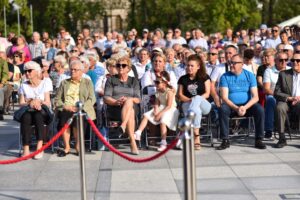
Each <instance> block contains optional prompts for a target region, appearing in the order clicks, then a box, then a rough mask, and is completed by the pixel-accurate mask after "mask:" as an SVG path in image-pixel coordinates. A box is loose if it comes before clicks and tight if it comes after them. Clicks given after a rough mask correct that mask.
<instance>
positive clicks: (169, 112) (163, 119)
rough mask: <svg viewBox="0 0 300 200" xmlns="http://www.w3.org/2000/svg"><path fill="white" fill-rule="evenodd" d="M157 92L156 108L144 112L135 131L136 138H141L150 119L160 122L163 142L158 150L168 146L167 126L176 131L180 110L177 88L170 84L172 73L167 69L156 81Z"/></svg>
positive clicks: (155, 123)
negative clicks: (177, 105)
mask: <svg viewBox="0 0 300 200" xmlns="http://www.w3.org/2000/svg"><path fill="white" fill-rule="evenodd" d="M155 86H156V89H157V93H156V94H155V97H156V99H155V104H154V108H153V109H151V110H150V111H148V112H146V113H145V114H144V117H143V119H142V122H141V124H140V126H139V128H138V130H137V131H136V132H135V137H136V140H140V138H141V133H142V131H143V130H144V129H145V127H146V126H147V123H148V121H150V122H151V123H152V124H154V125H158V124H160V133H161V144H160V147H159V148H158V151H163V150H164V149H166V148H167V140H166V139H167V131H168V130H167V128H169V129H171V130H173V131H175V130H176V125H177V120H178V115H179V112H178V110H177V108H176V101H175V90H174V89H173V88H172V86H171V85H170V75H169V74H168V72H166V71H162V72H161V73H160V77H159V78H157V80H156V81H155Z"/></svg>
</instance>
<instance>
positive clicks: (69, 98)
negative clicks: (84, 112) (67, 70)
mask: <svg viewBox="0 0 300 200" xmlns="http://www.w3.org/2000/svg"><path fill="white" fill-rule="evenodd" d="M80 81H81V80H80ZM80 81H79V82H78V81H73V80H71V83H70V88H69V89H68V92H67V95H66V99H65V105H66V106H75V105H76V102H78V101H79V86H80Z"/></svg>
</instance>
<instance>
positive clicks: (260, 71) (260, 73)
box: [256, 65, 267, 89]
mask: <svg viewBox="0 0 300 200" xmlns="http://www.w3.org/2000/svg"><path fill="white" fill-rule="evenodd" d="M266 69H267V66H266V65H261V66H259V67H258V69H257V74H256V76H261V77H262V78H263V77H264V73H265V71H266ZM257 86H258V89H263V88H262V87H261V86H260V85H258V84H257Z"/></svg>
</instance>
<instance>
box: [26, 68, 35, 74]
mask: <svg viewBox="0 0 300 200" xmlns="http://www.w3.org/2000/svg"><path fill="white" fill-rule="evenodd" d="M32 71H33V69H27V70H24V73H25V74H27V73H29V74H30V73H31V72H32Z"/></svg>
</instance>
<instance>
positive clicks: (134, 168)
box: [0, 116, 300, 200]
mask: <svg viewBox="0 0 300 200" xmlns="http://www.w3.org/2000/svg"><path fill="white" fill-rule="evenodd" d="M5 118H6V120H5V121H0V152H1V154H0V159H1V160H4V159H14V158H16V157H17V156H18V150H17V149H18V132H19V124H18V123H16V122H14V121H12V116H5ZM8 118H9V119H8ZM253 142H254V141H253V139H251V138H249V139H248V140H247V141H238V140H233V142H232V146H231V147H230V148H229V149H226V150H224V151H216V150H215V149H214V148H211V147H210V146H209V145H208V144H205V143H204V144H203V148H202V150H201V151H197V152H196V164H197V170H196V171H197V197H198V199H201V200H206V199H211V200H217V199H221V200H227V199H228V200H235V199H236V200H248V199H249V200H250V199H261V200H268V199H270V200H277V199H278V200H279V199H288V200H291V199H300V138H298V139H297V138H296V139H294V140H292V141H290V140H288V146H287V147H285V148H283V149H275V148H272V145H273V144H274V143H275V142H267V144H268V148H267V149H266V150H258V149H255V148H253V145H252V144H253ZM122 151H124V152H129V148H125V149H122ZM155 153H156V152H155V151H150V150H149V151H143V150H142V151H140V155H139V156H138V157H147V156H151V155H153V154H155ZM78 159H79V158H78V157H77V156H75V155H68V156H67V157H64V158H58V157H57V156H56V154H52V153H51V152H47V153H46V154H45V155H44V158H43V159H42V160H32V159H30V160H27V161H23V162H20V163H17V164H12V165H1V166H0V173H1V175H0V199H1V200H2V199H12V200H13V199H36V200H40V199H43V200H47V199H66V200H67V199H70V200H76V199H80V198H81V196H80V179H79V178H80V176H79V160H78ZM86 172H87V177H86V178H87V190H88V199H95V200H96V199H99V200H100V199H101V200H109V199H110V200H139V199H142V200H153V199H155V200H177V199H178V200H179V199H183V192H184V191H183V176H182V174H183V169H182V151H178V150H172V151H170V152H169V153H168V154H167V155H165V156H163V157H161V158H160V159H158V160H155V161H153V162H150V163H143V164H135V163H130V162H128V161H126V160H124V159H122V158H120V157H118V156H116V155H113V154H112V153H111V152H106V151H105V152H100V151H93V152H92V153H90V154H86Z"/></svg>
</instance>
